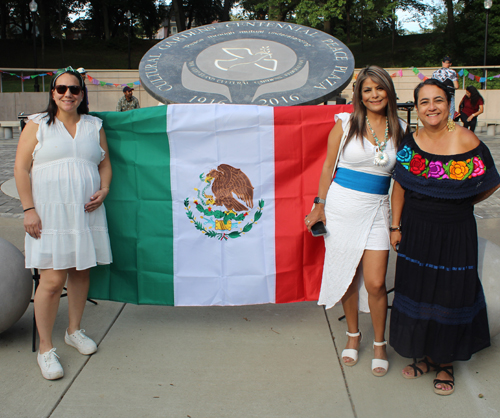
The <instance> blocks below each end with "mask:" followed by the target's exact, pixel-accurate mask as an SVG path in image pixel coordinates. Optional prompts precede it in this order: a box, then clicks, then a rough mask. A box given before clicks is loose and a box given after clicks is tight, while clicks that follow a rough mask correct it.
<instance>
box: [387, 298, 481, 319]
mask: <svg viewBox="0 0 500 418" xmlns="http://www.w3.org/2000/svg"><path fill="white" fill-rule="evenodd" d="M392 308H393V309H397V310H398V311H399V312H401V313H403V314H405V315H407V316H409V317H410V318H413V319H421V320H433V321H436V322H438V323H440V324H444V325H462V324H471V323H472V321H473V320H474V318H475V317H476V315H477V314H478V313H479V312H480V311H481V310H482V309H485V308H486V301H485V299H484V293H483V292H482V290H481V291H480V292H479V293H478V294H477V297H476V301H475V302H474V305H472V306H470V307H465V308H445V307H444V306H440V305H436V304H431V303H423V302H415V301H414V300H412V299H410V298H408V297H406V296H403V295H402V294H400V293H394V301H393V303H392Z"/></svg>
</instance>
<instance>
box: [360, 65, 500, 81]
mask: <svg viewBox="0 0 500 418" xmlns="http://www.w3.org/2000/svg"><path fill="white" fill-rule="evenodd" d="M409 69H410V70H412V71H413V74H415V75H416V76H417V77H418V78H419V79H420V80H422V81H425V80H427V79H428V78H429V77H427V76H426V75H424V73H422V72H421V71H420V70H419V69H418V68H415V67H410V68H409ZM458 75H459V76H460V77H462V76H465V77H467V78H469V79H471V80H474V81H477V82H478V83H484V82H485V81H486V80H493V79H494V78H500V74H497V75H494V76H491V77H479V76H477V75H474V74H471V73H470V72H469V71H467V70H466V69H465V68H463V69H461V70H460V71H459V72H458ZM391 77H403V69H401V70H398V71H396V72H395V73H393V74H391ZM357 78H358V75H357V74H356V75H355V76H354V79H357Z"/></svg>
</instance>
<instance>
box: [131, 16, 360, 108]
mask: <svg viewBox="0 0 500 418" xmlns="http://www.w3.org/2000/svg"><path fill="white" fill-rule="evenodd" d="M353 72H354V57H353V55H352V53H351V51H350V50H349V49H348V48H347V46H345V45H344V44H343V43H342V42H340V41H339V40H337V39H336V38H334V37H333V36H331V35H329V34H327V33H325V32H321V31H318V30H316V29H312V28H308V27H306V26H300V25H295V24H292V23H286V22H278V21H267V20H266V21H264V20H251V21H235V22H223V23H215V24H212V25H206V26H200V27H197V28H194V29H189V30H186V31H184V32H180V33H178V34H177V35H175V36H170V37H168V38H165V39H164V40H163V41H161V42H159V43H158V44H156V45H155V46H154V47H153V48H151V49H150V50H149V51H148V52H147V53H146V54H145V55H144V56H143V58H142V60H141V63H140V65H139V74H140V80H141V84H142V86H143V87H144V88H145V89H146V90H147V91H148V93H150V94H151V95H152V96H153V97H155V98H156V99H158V100H159V101H161V102H163V103H234V104H258V105H268V106H290V105H304V104H318V103H322V102H324V101H326V100H328V99H329V98H331V97H333V96H336V95H337V94H338V93H340V92H341V91H342V90H343V89H344V88H345V87H346V86H347V85H348V84H349V82H350V81H351V78H352V75H353Z"/></svg>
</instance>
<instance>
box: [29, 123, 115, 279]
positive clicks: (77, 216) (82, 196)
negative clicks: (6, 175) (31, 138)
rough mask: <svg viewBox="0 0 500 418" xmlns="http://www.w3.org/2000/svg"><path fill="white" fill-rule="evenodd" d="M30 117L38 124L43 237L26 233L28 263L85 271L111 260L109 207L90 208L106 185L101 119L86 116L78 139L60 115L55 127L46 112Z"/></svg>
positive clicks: (35, 179) (36, 184) (37, 187)
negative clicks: (103, 182)
mask: <svg viewBox="0 0 500 418" xmlns="http://www.w3.org/2000/svg"><path fill="white" fill-rule="evenodd" d="M30 119H31V120H32V121H33V122H34V123H36V124H38V131H37V134H36V138H37V140H38V144H37V145H36V147H35V150H34V151H33V168H32V170H31V184H32V194H33V201H34V204H35V209H36V211H37V213H38V216H40V219H41V221H42V234H41V238H40V239H34V238H32V237H31V236H30V235H28V234H26V238H25V250H26V251H25V252H26V267H27V268H38V269H54V270H63V269H67V268H72V267H76V269H77V270H85V269H88V268H90V267H93V266H95V265H97V264H109V263H111V262H112V255H111V247H110V243H109V236H108V225H107V221H106V210H105V208H104V205H101V206H100V207H99V208H98V209H96V210H95V211H93V212H90V213H87V212H85V208H84V205H85V204H86V203H88V202H90V197H91V196H92V195H93V194H94V193H95V192H97V191H98V190H99V189H100V187H101V179H100V176H99V171H98V166H99V164H100V163H101V161H102V160H103V159H104V155H105V153H104V150H103V149H102V148H101V146H100V136H99V131H100V129H101V126H102V121H101V119H99V118H96V117H93V116H90V115H81V117H80V121H79V122H78V123H77V128H76V134H75V138H73V137H72V136H71V135H70V134H69V132H68V131H67V130H66V128H65V126H64V124H63V123H62V122H61V121H59V120H58V119H57V118H56V119H55V120H54V123H52V124H51V125H50V126H49V125H47V120H48V117H47V116H46V114H38V115H33V116H32V117H30Z"/></svg>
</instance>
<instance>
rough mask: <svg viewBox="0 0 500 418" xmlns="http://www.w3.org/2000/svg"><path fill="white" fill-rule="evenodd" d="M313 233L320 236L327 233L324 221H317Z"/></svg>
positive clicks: (312, 229)
mask: <svg viewBox="0 0 500 418" xmlns="http://www.w3.org/2000/svg"><path fill="white" fill-rule="evenodd" d="M311 233H312V235H313V237H320V236H322V235H326V234H327V231H326V227H325V224H324V223H323V222H322V221H319V222H316V223H315V224H314V225H313V226H312V227H311Z"/></svg>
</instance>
